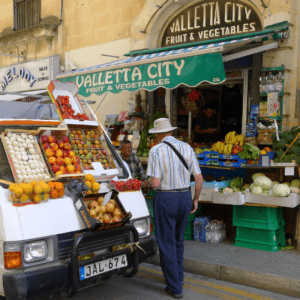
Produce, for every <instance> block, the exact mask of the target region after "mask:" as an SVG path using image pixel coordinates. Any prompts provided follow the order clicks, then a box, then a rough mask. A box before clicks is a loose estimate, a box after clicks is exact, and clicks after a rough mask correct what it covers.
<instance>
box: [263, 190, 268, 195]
mask: <svg viewBox="0 0 300 300" xmlns="http://www.w3.org/2000/svg"><path fill="white" fill-rule="evenodd" d="M261 194H262V195H270V192H269V190H262V193H261Z"/></svg>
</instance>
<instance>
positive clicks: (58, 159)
mask: <svg viewBox="0 0 300 300" xmlns="http://www.w3.org/2000/svg"><path fill="white" fill-rule="evenodd" d="M56 163H57V164H58V165H59V166H62V165H63V164H64V159H63V158H62V157H58V158H57V159H56Z"/></svg>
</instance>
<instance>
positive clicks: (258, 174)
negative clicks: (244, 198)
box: [252, 173, 266, 181]
mask: <svg viewBox="0 0 300 300" xmlns="http://www.w3.org/2000/svg"><path fill="white" fill-rule="evenodd" d="M261 176H266V175H265V174H263V173H255V174H253V175H252V180H253V181H254V180H255V179H256V178H257V177H261Z"/></svg>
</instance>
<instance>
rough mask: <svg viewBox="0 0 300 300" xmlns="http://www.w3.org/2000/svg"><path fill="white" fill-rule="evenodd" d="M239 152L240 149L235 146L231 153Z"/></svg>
mask: <svg viewBox="0 0 300 300" xmlns="http://www.w3.org/2000/svg"><path fill="white" fill-rule="evenodd" d="M238 153H239V150H238V149H236V148H233V149H232V151H231V154H238Z"/></svg>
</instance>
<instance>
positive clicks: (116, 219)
mask: <svg viewBox="0 0 300 300" xmlns="http://www.w3.org/2000/svg"><path fill="white" fill-rule="evenodd" d="M121 221H122V219H121V217H120V216H114V217H113V218H112V223H117V222H121Z"/></svg>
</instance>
